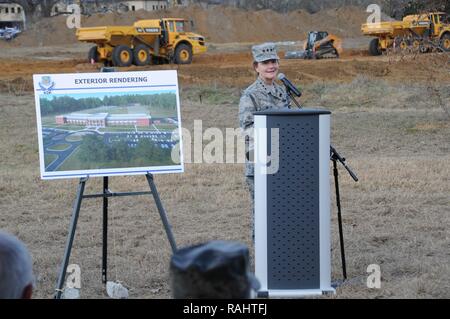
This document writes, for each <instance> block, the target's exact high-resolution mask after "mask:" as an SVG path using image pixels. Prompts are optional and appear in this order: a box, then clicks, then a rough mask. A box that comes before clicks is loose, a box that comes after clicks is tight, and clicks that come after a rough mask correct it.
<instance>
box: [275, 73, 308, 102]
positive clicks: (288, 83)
mask: <svg viewBox="0 0 450 319" xmlns="http://www.w3.org/2000/svg"><path fill="white" fill-rule="evenodd" d="M277 78H278V80H280V81H281V82H283V84H284V86H285V87H286V90H288V91H291V92H292V93H294V94H295V96H298V97H300V96H301V95H302V92H300V91H299V89H297V88H296V87H295V85H294V84H292V83H291V81H289V80H288V79H287V78H286V76H285V75H284V74H283V73H279V74H278V76H277Z"/></svg>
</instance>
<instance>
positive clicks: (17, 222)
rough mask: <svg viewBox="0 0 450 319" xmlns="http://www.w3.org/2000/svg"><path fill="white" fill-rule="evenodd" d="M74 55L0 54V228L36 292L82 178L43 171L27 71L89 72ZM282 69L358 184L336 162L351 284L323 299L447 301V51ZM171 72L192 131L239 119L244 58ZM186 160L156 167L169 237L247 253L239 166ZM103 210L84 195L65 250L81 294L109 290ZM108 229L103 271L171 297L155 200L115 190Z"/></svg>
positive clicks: (137, 292)
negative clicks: (104, 246) (18, 247)
mask: <svg viewBox="0 0 450 319" xmlns="http://www.w3.org/2000/svg"><path fill="white" fill-rule="evenodd" d="M36 52H37V55H39V52H38V51H36ZM56 52H58V51H56ZM4 54H5V55H7V54H9V53H8V52H6V53H4ZM27 54H28V53H27ZM79 54H80V53H79V51H73V52H72V53H70V52H66V51H64V50H62V49H61V56H64V59H63V58H61V59H60V60H55V59H53V60H48V61H44V60H40V59H37V58H35V59H33V57H31V56H28V57H27V58H26V59H19V58H18V59H16V60H15V58H14V56H12V55H11V56H8V60H4V61H2V62H0V114H1V116H0V136H1V143H0V154H1V160H0V162H1V167H0V193H1V196H0V212H1V214H0V228H1V229H3V230H6V231H9V232H11V233H13V234H15V235H17V236H18V237H19V238H20V239H21V240H23V241H24V242H25V243H26V244H27V245H28V247H29V249H30V250H31V253H32V255H33V261H34V270H35V273H36V277H37V278H36V279H37V280H36V290H35V297H37V298H51V297H52V295H53V292H54V288H55V285H56V276H57V272H58V264H59V263H60V262H61V259H62V255H63V250H64V245H65V240H66V236H67V229H68V225H69V220H70V214H71V207H72V202H73V200H74V198H75V193H76V187H77V183H78V181H77V180H57V181H42V180H40V177H39V163H38V144H37V133H36V120H35V106H34V97H33V92H32V88H31V74H33V73H43V72H48V70H50V71H51V72H76V71H86V70H89V68H90V67H89V66H83V64H82V61H81V60H79ZM158 68H167V66H165V67H164V66H163V67H158ZM171 68H175V67H173V66H171ZM282 68H284V69H283V72H285V73H286V74H287V75H288V76H289V77H291V78H293V79H295V81H296V82H298V83H302V84H303V85H302V86H303V87H302V89H303V91H304V98H303V102H304V104H305V105H306V106H311V107H313V106H321V107H325V108H328V109H330V110H331V111H332V143H333V144H334V146H335V147H336V148H337V149H338V151H339V152H340V153H341V154H342V155H344V156H345V157H346V158H347V159H348V160H347V162H348V164H349V165H350V166H351V167H352V168H353V169H354V170H355V172H356V173H357V174H358V176H359V178H360V181H359V182H358V183H355V182H353V180H351V178H350V176H349V175H348V174H347V173H346V171H345V170H344V169H343V168H342V167H340V180H341V196H342V198H341V200H342V209H343V222H344V235H345V243H346V252H347V271H348V278H349V280H348V281H347V282H345V283H344V284H343V285H342V286H340V287H339V288H338V290H337V294H336V295H335V296H334V297H332V298H449V297H450V285H449V281H448V278H449V277H450V266H449V265H450V263H449V261H450V232H449V229H450V228H449V227H450V214H449V210H450V68H449V59H448V56H445V55H431V54H430V55H426V56H421V57H409V58H404V57H395V58H393V59H392V58H388V57H379V58H371V57H365V56H363V55H355V56H349V57H347V58H344V59H341V60H337V61H328V60H327V61H293V60H291V61H282ZM178 70H179V78H180V81H181V88H182V91H181V103H182V104H181V109H182V121H183V126H184V127H186V128H192V126H193V122H194V120H202V121H203V129H206V128H208V127H217V128H220V129H222V130H224V129H225V128H227V127H230V128H236V127H238V121H237V113H238V106H237V104H238V99H239V94H240V90H241V89H242V88H244V87H245V86H246V85H248V84H250V83H251V82H252V80H253V78H254V74H253V73H252V70H251V68H250V57H249V55H248V54H244V53H229V54H219V53H211V54H210V55H206V56H205V57H202V58H201V59H200V58H199V59H198V60H197V63H196V62H195V61H194V64H192V65H190V66H183V67H180V68H178ZM200 95H201V96H202V102H200V98H199V97H200ZM185 170H186V172H185V173H184V174H177V175H158V176H156V177H155V181H156V184H157V187H158V190H159V192H160V195H161V199H162V201H163V204H164V206H165V209H166V211H167V214H168V217H169V220H170V222H171V224H172V226H173V232H174V235H175V238H176V240H177V244H178V246H179V247H183V246H186V245H190V244H194V243H199V242H204V241H208V240H213V239H221V240H236V241H240V242H242V243H245V244H247V245H248V246H249V247H250V248H251V249H252V244H251V238H250V234H251V230H250V229H251V228H250V221H251V219H250V201H249V196H248V192H247V189H246V186H245V181H244V176H243V165H242V164H187V165H186V167H185ZM331 182H332V179H331V175H330V183H331ZM110 188H111V189H112V190H113V191H132V190H147V189H148V186H147V184H146V181H145V178H144V176H138V177H113V178H110ZM332 189H333V188H332ZM100 190H101V179H99V178H93V179H90V180H89V181H88V182H87V189H86V193H94V192H99V191H100ZM332 203H334V198H333V201H332ZM101 207H102V206H101V201H100V200H93V199H88V200H84V201H83V205H82V210H81V214H80V219H79V223H78V228H77V233H76V237H75V242H74V246H73V251H72V256H71V259H70V263H76V264H79V265H80V267H81V279H82V289H81V296H82V297H83V298H104V297H106V294H105V291H104V287H103V285H102V283H101V240H102V239H101V234H102V230H101V225H102V221H101V218H102V209H101ZM335 215H336V212H335V207H334V206H333V214H332V216H333V220H332V235H333V236H332V266H333V267H332V269H333V273H332V278H333V280H334V281H337V280H340V279H341V278H342V273H341V264H340V255H339V242H338V232H337V222H336V218H335ZM109 227H110V233H109V247H108V248H109V279H110V280H118V281H120V282H122V283H123V284H124V285H125V286H126V287H128V288H129V289H130V298H170V296H171V292H170V284H169V271H168V265H169V260H170V255H171V254H170V246H169V244H168V241H167V239H166V237H165V233H164V229H163V227H162V224H161V222H160V219H159V215H158V213H157V210H156V207H155V205H154V203H153V201H152V200H151V198H150V197H132V198H131V197H130V198H118V199H116V198H114V199H111V200H110V219H109ZM370 264H378V265H380V267H381V272H382V283H381V289H368V288H367V287H366V278H367V276H368V273H366V269H367V266H368V265H370Z"/></svg>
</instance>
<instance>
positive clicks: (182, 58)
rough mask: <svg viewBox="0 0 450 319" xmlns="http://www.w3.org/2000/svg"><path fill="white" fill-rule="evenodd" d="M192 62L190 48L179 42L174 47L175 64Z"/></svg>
mask: <svg viewBox="0 0 450 319" xmlns="http://www.w3.org/2000/svg"><path fill="white" fill-rule="evenodd" d="M191 62H192V48H191V47H190V46H189V45H187V44H184V43H182V44H179V45H178V46H177V48H176V49H175V63H176V64H190V63H191Z"/></svg>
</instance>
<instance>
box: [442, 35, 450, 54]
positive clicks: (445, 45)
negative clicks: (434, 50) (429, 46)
mask: <svg viewBox="0 0 450 319" xmlns="http://www.w3.org/2000/svg"><path fill="white" fill-rule="evenodd" d="M441 48H442V50H444V51H446V52H449V51H450V33H445V34H444V35H443V36H442V38H441Z"/></svg>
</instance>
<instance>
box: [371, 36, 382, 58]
mask: <svg viewBox="0 0 450 319" xmlns="http://www.w3.org/2000/svg"><path fill="white" fill-rule="evenodd" d="M369 53H370V54H371V55H374V56H375V55H381V48H380V40H379V39H372V41H370V44H369Z"/></svg>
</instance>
